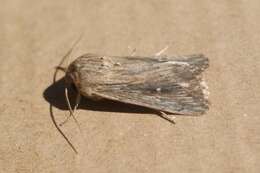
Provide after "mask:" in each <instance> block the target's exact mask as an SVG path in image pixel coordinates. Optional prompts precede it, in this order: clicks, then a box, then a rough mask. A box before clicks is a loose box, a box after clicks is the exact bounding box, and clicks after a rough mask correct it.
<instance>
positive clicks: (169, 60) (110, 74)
mask: <svg viewBox="0 0 260 173" xmlns="http://www.w3.org/2000/svg"><path fill="white" fill-rule="evenodd" d="M208 66H209V59H208V58H207V57H205V56H204V55H203V54H197V55H187V56H165V55H154V56H150V57H142V56H105V55H97V54H85V55H82V56H80V57H79V58H77V59H76V60H74V61H73V62H72V63H71V64H70V65H69V66H68V67H67V68H66V69H63V70H64V71H65V81H66V83H67V84H72V85H74V86H75V88H76V90H77V92H78V96H77V101H76V103H77V104H76V106H75V107H74V110H75V109H76V108H77V106H78V104H79V102H80V98H81V96H84V97H88V98H90V99H94V100H100V99H109V100H113V101H118V102H123V103H127V104H133V105H137V106H143V107H147V108H150V109H153V110H156V111H158V113H159V115H160V116H162V117H163V118H165V119H166V120H169V121H171V122H174V121H173V120H172V119H171V118H170V117H169V114H181V115H201V114H204V113H205V112H206V111H207V110H208V109H209V101H208V88H207V86H206V83H205V82H204V80H203V77H202V72H203V71H204V70H205V69H206V68H208ZM66 95H67V90H66ZM67 103H68V107H69V109H70V111H71V115H73V109H72V108H71V105H70V103H69V101H68V99H67Z"/></svg>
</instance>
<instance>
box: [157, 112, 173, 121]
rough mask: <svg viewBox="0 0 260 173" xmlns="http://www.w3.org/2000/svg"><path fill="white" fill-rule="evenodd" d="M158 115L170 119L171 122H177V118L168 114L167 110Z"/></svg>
mask: <svg viewBox="0 0 260 173" xmlns="http://www.w3.org/2000/svg"><path fill="white" fill-rule="evenodd" d="M158 115H159V116H160V117H162V118H163V119H165V120H167V121H169V122H170V123H172V124H175V121H174V119H175V118H176V117H170V116H169V115H167V114H166V113H165V112H162V111H160V112H159V114H158Z"/></svg>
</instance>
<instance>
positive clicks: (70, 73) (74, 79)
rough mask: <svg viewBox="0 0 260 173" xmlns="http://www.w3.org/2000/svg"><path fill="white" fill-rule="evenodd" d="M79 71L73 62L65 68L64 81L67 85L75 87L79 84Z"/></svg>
mask: <svg viewBox="0 0 260 173" xmlns="http://www.w3.org/2000/svg"><path fill="white" fill-rule="evenodd" d="M79 81H80V80H79V73H78V71H77V68H76V66H75V65H74V64H71V65H70V66H69V67H68V68H67V70H66V75H65V82H66V84H67V85H74V86H75V87H76V88H78V86H79Z"/></svg>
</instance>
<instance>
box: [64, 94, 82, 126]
mask: <svg viewBox="0 0 260 173" xmlns="http://www.w3.org/2000/svg"><path fill="white" fill-rule="evenodd" d="M80 100H81V95H80V94H79V93H78V94H77V97H76V104H75V106H74V108H73V114H74V116H75V111H76V110H77V109H78V106H79V104H80ZM71 115H72V114H70V115H69V116H67V118H66V120H64V121H63V122H62V123H60V126H63V125H64V124H65V123H66V122H67V121H68V120H69V118H70V117H71ZM75 117H76V116H75Z"/></svg>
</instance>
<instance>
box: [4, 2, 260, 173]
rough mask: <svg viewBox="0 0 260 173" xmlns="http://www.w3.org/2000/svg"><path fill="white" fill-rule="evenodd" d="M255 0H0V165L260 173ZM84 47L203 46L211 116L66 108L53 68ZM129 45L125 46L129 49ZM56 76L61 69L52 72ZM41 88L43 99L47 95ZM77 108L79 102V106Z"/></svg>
mask: <svg viewBox="0 0 260 173" xmlns="http://www.w3.org/2000/svg"><path fill="white" fill-rule="evenodd" d="M259 19H260V1H259V0H250V1H247V0H219V1H216V2H215V1H211V0H199V1H193V0H183V1H180V0H161V1H157V0H149V1H148V0H143V1H141V0H124V1H121V0H107V1H101V0H96V1H94V0H77V1H69V0H63V1H52V0H44V1H35V0H23V1H21V0H10V1H5V0H1V7H0V22H1V27H0V58H1V59H0V60H1V64H0V73H1V76H0V96H1V100H0V140H1V142H0V172H1V173H2V172H3V173H6V172H8V173H9V172H18V173H28V172H37V173H39V172H44V173H45V172H47V173H49V172H53V173H54V172H63V173H68V172H71V173H72V172H93V173H95V172H97V173H102V172H104V173H105V172H120V173H121V172H140V173H141V172H180V173H185V172H255V173H256V172H259V171H260V164H259V163H260V125H259V124H260V117H259V112H260V94H259V93H260V79H259V74H260V49H259V47H260V23H259ZM82 32H84V36H83V39H82V40H81V42H80V43H79V45H78V46H77V48H76V49H75V50H74V51H73V53H72V57H73V58H76V57H77V56H79V55H81V54H83V53H86V52H91V53H99V54H109V55H129V54H130V52H131V49H133V48H136V49H137V54H139V55H153V54H154V53H155V52H158V51H159V50H160V49H162V48H164V47H165V46H166V45H169V46H170V47H169V49H168V51H167V54H169V55H181V54H192V53H204V54H205V55H207V56H208V57H209V59H210V68H209V69H208V71H207V72H206V73H205V78H206V80H207V81H208V85H209V87H210V93H211V95H210V100H211V107H210V111H209V112H208V113H207V114H206V115H204V116H201V117H185V116H178V117H177V119H176V122H177V124H176V125H171V124H170V123H168V122H167V121H165V120H163V119H161V118H159V117H157V116H155V115H153V114H152V113H149V111H148V112H147V111H142V108H135V107H132V106H129V107H128V105H121V104H114V103H100V104H99V103H94V102H90V101H84V103H82V104H83V106H81V108H80V109H79V111H78V112H77V119H78V121H79V123H80V127H81V129H82V133H80V132H79V129H78V128H77V126H76V125H75V123H74V122H73V121H72V120H71V121H69V122H68V123H66V124H65V125H64V126H62V127H61V129H62V130H63V131H64V133H65V134H66V135H67V136H68V138H69V139H70V141H71V142H72V143H73V144H74V145H75V147H76V148H77V150H78V152H79V154H77V155H76V154H75V153H74V152H73V150H72V149H71V147H70V146H69V145H68V143H67V142H66V141H65V139H64V138H63V137H62V136H61V135H60V133H59V132H58V131H57V129H56V128H55V126H54V124H53V122H52V119H51V116H50V112H49V104H50V103H51V104H53V105H54V106H53V108H54V116H55V119H56V121H57V122H58V123H60V122H62V121H64V119H65V117H66V116H65V115H66V114H68V111H67V110H66V108H65V106H64V104H65V102H64V97H63V90H62V89H63V83H62V82H59V84H56V85H52V76H53V72H54V67H55V66H56V65H57V64H58V63H59V61H60V60H61V58H62V57H63V56H64V54H66V52H67V51H68V50H69V49H70V48H71V46H72V44H73V43H74V42H75V40H76V39H77V38H78V37H79V35H80V34H81V33H82ZM128 47H130V49H129V48H128ZM59 77H62V73H60V74H59ZM46 93H47V94H46ZM84 105H85V106H84Z"/></svg>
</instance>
